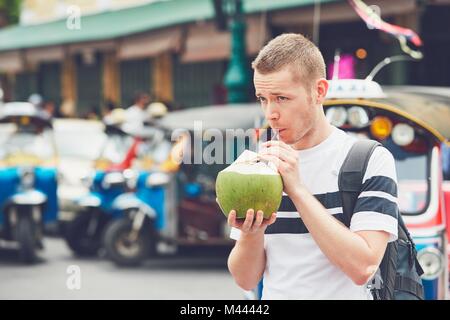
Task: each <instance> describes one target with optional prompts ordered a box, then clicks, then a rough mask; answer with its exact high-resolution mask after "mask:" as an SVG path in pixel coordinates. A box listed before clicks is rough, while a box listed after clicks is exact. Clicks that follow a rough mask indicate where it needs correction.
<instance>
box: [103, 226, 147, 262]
mask: <svg viewBox="0 0 450 320" xmlns="http://www.w3.org/2000/svg"><path fill="white" fill-rule="evenodd" d="M149 228H150V227H149V224H147V223H144V225H143V226H142V229H141V230H140V232H139V234H138V237H137V239H136V241H132V240H130V239H129V235H130V232H131V230H132V221H131V220H130V219H128V218H124V219H119V220H116V221H114V222H112V223H111V224H110V225H109V226H108V228H107V229H106V231H105V237H104V246H105V250H106V254H107V256H108V258H109V259H111V260H112V261H113V262H114V263H115V264H117V265H118V266H127V267H132V266H137V265H139V264H140V263H142V262H143V261H144V260H145V259H146V258H147V257H148V256H149V254H150V251H151V250H152V243H153V241H152V237H151V230H149Z"/></svg>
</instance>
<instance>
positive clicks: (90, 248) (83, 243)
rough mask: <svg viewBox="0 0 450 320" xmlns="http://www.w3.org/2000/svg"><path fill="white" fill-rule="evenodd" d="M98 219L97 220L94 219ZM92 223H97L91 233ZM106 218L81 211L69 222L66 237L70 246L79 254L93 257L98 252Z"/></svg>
mask: <svg viewBox="0 0 450 320" xmlns="http://www.w3.org/2000/svg"><path fill="white" fill-rule="evenodd" d="M94 219H97V221H94ZM91 223H95V224H96V225H95V230H94V233H93V234H89V228H90V225H91ZM105 224H106V219H105V218H104V217H102V216H97V217H94V216H93V215H92V214H91V213H90V212H80V213H79V214H77V215H76V217H75V218H74V219H73V220H72V221H71V222H69V223H68V224H67V226H66V231H65V234H64V238H65V240H66V243H67V245H68V246H69V248H70V249H71V250H72V251H73V252H74V253H75V254H76V255H78V256H84V257H91V256H95V255H97V253H98V250H99V249H100V247H101V239H102V234H103V231H104V230H103V229H104V227H105Z"/></svg>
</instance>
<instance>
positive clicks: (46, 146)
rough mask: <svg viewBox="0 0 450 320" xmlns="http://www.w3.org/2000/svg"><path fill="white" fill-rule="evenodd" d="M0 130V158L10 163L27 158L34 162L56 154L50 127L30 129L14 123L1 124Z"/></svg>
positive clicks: (47, 158)
mask: <svg viewBox="0 0 450 320" xmlns="http://www.w3.org/2000/svg"><path fill="white" fill-rule="evenodd" d="M0 132H1V134H0V159H1V160H4V161H5V160H6V161H8V162H10V163H15V162H16V160H17V161H19V162H23V161H25V160H29V161H30V162H33V163H34V162H38V161H39V160H49V159H51V158H53V157H54V156H55V155H56V154H55V148H54V144H53V134H52V132H51V130H50V129H42V130H30V129H29V128H22V127H19V126H17V125H15V124H2V125H0Z"/></svg>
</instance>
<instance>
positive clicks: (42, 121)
mask: <svg viewBox="0 0 450 320" xmlns="http://www.w3.org/2000/svg"><path fill="white" fill-rule="evenodd" d="M18 117H29V118H31V119H33V121H34V122H35V123H36V124H37V125H39V126H41V127H52V118H51V116H50V115H49V114H48V113H47V112H46V111H44V110H42V109H40V108H38V107H36V106H35V105H33V104H31V103H29V102H8V103H5V104H3V105H2V106H1V107H0V123H9V122H14V120H15V119H16V118H18Z"/></svg>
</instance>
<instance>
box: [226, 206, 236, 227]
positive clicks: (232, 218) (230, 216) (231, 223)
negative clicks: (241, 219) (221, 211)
mask: <svg viewBox="0 0 450 320" xmlns="http://www.w3.org/2000/svg"><path fill="white" fill-rule="evenodd" d="M227 220H228V225H229V226H231V227H236V211H234V210H231V211H230V213H229V214H228V219H227Z"/></svg>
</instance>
